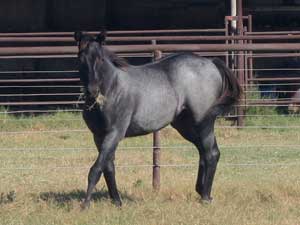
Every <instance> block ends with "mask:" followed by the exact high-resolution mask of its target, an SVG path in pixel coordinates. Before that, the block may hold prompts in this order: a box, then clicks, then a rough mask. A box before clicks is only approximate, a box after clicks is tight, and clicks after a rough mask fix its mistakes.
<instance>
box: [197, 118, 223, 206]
mask: <svg viewBox="0 0 300 225" xmlns="http://www.w3.org/2000/svg"><path fill="white" fill-rule="evenodd" d="M206 122H207V121H205V122H204V123H206ZM198 130H199V132H198V138H197V141H196V142H195V145H196V146H197V149H198V151H199V155H200V159H199V169H198V177H197V183H196V191H197V192H198V193H199V194H200V196H201V198H202V200H203V201H206V202H210V201H211V200H212V197H211V189H212V184H213V180H214V176H215V172H216V169H217V164H218V161H219V158H220V151H219V148H218V145H217V141H216V138H215V134H214V121H211V122H209V123H207V124H205V125H204V126H203V125H200V126H198Z"/></svg>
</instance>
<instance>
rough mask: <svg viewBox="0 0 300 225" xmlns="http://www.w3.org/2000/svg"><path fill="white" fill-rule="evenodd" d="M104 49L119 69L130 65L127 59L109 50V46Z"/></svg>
mask: <svg viewBox="0 0 300 225" xmlns="http://www.w3.org/2000/svg"><path fill="white" fill-rule="evenodd" d="M103 49H104V54H105V55H106V56H107V57H108V58H109V60H110V61H111V62H112V63H113V64H114V66H116V67H117V68H119V69H122V70H124V69H125V68H126V67H128V66H129V63H128V62H127V60H126V59H124V58H121V57H119V56H117V54H116V53H114V52H111V51H109V50H108V49H107V48H103Z"/></svg>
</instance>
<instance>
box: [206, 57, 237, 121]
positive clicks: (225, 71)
mask: <svg viewBox="0 0 300 225" xmlns="http://www.w3.org/2000/svg"><path fill="white" fill-rule="evenodd" d="M212 62H213V63H214V64H215V66H216V67H217V68H218V70H219V72H220V74H221V76H222V80H223V88H222V94H221V96H220V97H219V98H218V100H217V102H216V103H215V104H214V105H213V107H212V108H211V111H210V113H209V114H210V115H211V116H213V117H217V116H220V115H224V114H226V113H228V112H229V111H230V109H231V108H232V106H233V105H234V104H235V103H237V102H238V101H239V99H240V97H241V94H242V89H241V86H240V84H239V82H238V80H237V78H236V77H235V76H234V74H233V72H232V71H231V70H230V69H229V68H228V67H227V66H226V65H225V63H224V62H223V61H222V60H220V59H218V58H214V59H213V60H212Z"/></svg>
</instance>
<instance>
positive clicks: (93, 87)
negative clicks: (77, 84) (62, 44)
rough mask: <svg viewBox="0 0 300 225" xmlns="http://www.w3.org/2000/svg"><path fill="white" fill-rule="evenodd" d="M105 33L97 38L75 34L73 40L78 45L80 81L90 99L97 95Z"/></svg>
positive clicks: (85, 34)
mask: <svg viewBox="0 0 300 225" xmlns="http://www.w3.org/2000/svg"><path fill="white" fill-rule="evenodd" d="M105 38H106V32H105V31H102V32H100V33H99V34H98V35H97V36H93V35H91V34H88V33H85V32H75V33H74V39H75V40H76V42H77V45H78V50H79V51H78V58H79V74H80V81H81V82H82V83H83V85H84V87H85V89H86V90H87V91H88V94H90V95H91V96H92V97H97V96H98V94H99V86H100V82H101V75H100V74H99V68H100V67H101V65H102V64H103V62H104V57H105V56H104V51H103V48H102V46H103V45H104V42H105Z"/></svg>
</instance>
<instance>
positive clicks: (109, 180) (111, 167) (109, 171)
mask: <svg viewBox="0 0 300 225" xmlns="http://www.w3.org/2000/svg"><path fill="white" fill-rule="evenodd" d="M103 173H104V178H105V182H106V185H107V188H108V192H109V196H110V198H111V199H112V202H113V204H114V205H115V206H117V207H121V206H122V201H121V198H120V195H119V192H118V188H117V183H116V177H115V164H114V158H113V159H111V160H110V161H109V162H108V165H107V167H106V168H105V169H104V172H103Z"/></svg>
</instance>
